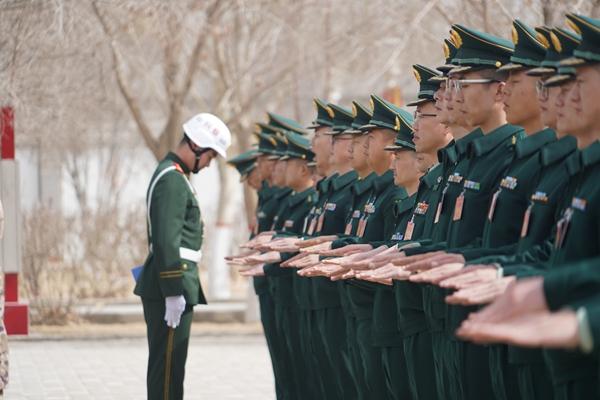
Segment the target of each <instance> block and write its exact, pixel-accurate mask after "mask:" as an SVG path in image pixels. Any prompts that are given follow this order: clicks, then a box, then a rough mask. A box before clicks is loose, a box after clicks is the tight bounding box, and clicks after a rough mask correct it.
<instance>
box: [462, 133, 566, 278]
mask: <svg viewBox="0 0 600 400" xmlns="http://www.w3.org/2000/svg"><path fill="white" fill-rule="evenodd" d="M576 150H577V141H576V140H575V138H574V137H572V136H565V137H563V138H561V139H559V140H557V141H553V142H550V143H548V144H546V145H545V146H544V147H542V149H541V150H540V151H539V163H540V166H541V171H540V174H539V176H538V179H537V182H536V181H535V180H534V181H533V183H532V185H531V189H530V191H529V194H528V199H529V205H528V207H527V210H526V212H525V215H524V218H523V220H522V222H521V227H520V238H519V241H518V243H516V244H511V245H507V246H502V247H499V248H494V249H479V250H477V251H474V252H473V253H471V252H465V253H463V254H464V255H465V257H466V258H467V260H472V262H473V263H475V264H491V263H500V264H502V266H503V267H504V274H505V275H514V274H520V273H527V274H528V273H529V272H528V268H519V264H520V263H524V262H534V261H546V260H547V259H548V257H549V254H550V252H551V246H552V236H551V235H552V229H553V227H554V224H555V222H556V220H557V217H558V215H557V214H558V212H559V206H560V205H562V204H563V203H564V201H565V197H566V195H567V192H568V190H567V186H568V183H569V180H570V175H569V173H568V171H567V167H566V164H567V160H568V159H569V157H570V156H571V155H572V154H573V153H574V152H575V151H576ZM484 254H485V256H484V257H482V256H483V255H484ZM475 257H479V258H475ZM474 258H475V259H474ZM511 265H515V267H511Z"/></svg>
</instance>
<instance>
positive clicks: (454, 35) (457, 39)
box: [450, 29, 462, 49]
mask: <svg viewBox="0 0 600 400" xmlns="http://www.w3.org/2000/svg"><path fill="white" fill-rule="evenodd" d="M450 39H451V40H452V43H454V45H455V46H456V48H457V49H458V48H460V46H462V38H461V37H460V35H459V34H458V32H456V31H455V30H454V29H451V30H450Z"/></svg>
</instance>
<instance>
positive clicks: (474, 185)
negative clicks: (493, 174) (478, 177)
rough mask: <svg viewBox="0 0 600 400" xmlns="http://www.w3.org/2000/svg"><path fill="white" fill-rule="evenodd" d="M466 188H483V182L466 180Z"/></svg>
mask: <svg viewBox="0 0 600 400" xmlns="http://www.w3.org/2000/svg"><path fill="white" fill-rule="evenodd" d="M464 188H465V189H470V190H475V191H477V190H479V189H480V188H481V184H480V183H479V182H475V181H469V180H465V183H464Z"/></svg>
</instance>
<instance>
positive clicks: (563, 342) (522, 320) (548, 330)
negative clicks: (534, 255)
mask: <svg viewBox="0 0 600 400" xmlns="http://www.w3.org/2000/svg"><path fill="white" fill-rule="evenodd" d="M457 334H458V336H460V337H461V338H463V339H467V340H472V341H474V342H477V343H507V344H511V345H515V346H521V347H547V348H562V349H574V348H576V347H577V346H578V345H579V334H578V324H577V316H576V314H575V312H574V311H573V310H568V309H565V310H561V311H558V312H555V313H550V312H548V311H537V312H534V313H529V314H522V315H518V316H515V317H513V318H510V319H506V320H504V321H501V322H496V323H485V322H480V323H477V322H472V321H464V322H463V325H462V326H461V327H460V328H459V329H458V331H457Z"/></svg>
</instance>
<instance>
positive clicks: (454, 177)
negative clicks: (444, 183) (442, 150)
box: [448, 172, 463, 183]
mask: <svg viewBox="0 0 600 400" xmlns="http://www.w3.org/2000/svg"><path fill="white" fill-rule="evenodd" d="M462 180H463V177H462V176H460V174H459V173H458V172H455V173H453V174H452V175H448V182H452V183H461V182H462Z"/></svg>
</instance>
